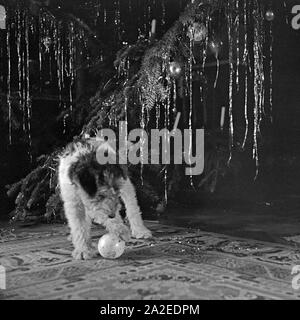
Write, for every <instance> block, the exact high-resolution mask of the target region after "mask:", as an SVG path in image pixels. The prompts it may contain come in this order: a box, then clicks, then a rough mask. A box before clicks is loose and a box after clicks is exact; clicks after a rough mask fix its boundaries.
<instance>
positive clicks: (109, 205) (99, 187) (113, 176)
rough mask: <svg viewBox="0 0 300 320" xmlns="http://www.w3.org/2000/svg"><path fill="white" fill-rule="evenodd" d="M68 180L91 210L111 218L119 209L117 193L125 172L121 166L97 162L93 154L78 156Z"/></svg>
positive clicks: (71, 167)
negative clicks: (83, 196) (82, 195)
mask: <svg viewBox="0 0 300 320" xmlns="http://www.w3.org/2000/svg"><path fill="white" fill-rule="evenodd" d="M69 176H70V180H71V181H72V183H74V185H76V187H77V188H79V191H80V192H81V193H84V195H85V198H86V199H87V200H88V203H89V204H90V205H91V206H93V208H92V209H93V210H100V211H102V212H105V213H107V215H108V216H109V217H111V218H113V217H114V216H115V213H116V212H117V211H118V210H119V209H120V197H119V191H120V187H121V184H122V181H123V180H124V179H126V171H125V169H124V168H123V167H122V166H119V165H113V164H106V165H100V164H99V163H98V162H97V159H96V154H95V152H90V153H87V154H83V155H80V156H79V157H78V159H77V161H76V162H75V163H73V164H72V165H71V166H70V169H69Z"/></svg>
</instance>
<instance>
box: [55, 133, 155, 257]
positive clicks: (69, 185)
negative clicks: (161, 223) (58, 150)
mask: <svg viewBox="0 0 300 320" xmlns="http://www.w3.org/2000/svg"><path fill="white" fill-rule="evenodd" d="M98 147H101V143H99V141H97V139H89V140H86V141H81V142H76V143H75V142H74V143H71V144H70V145H69V146H68V147H67V148H66V150H65V151H64V153H63V154H62V155H61V156H60V159H59V170H58V179H59V186H60V192H61V198H62V200H63V203H64V211H65V216H66V218H67V221H68V225H69V227H70V230H71V239H72V242H73V245H74V251H73V253H72V255H73V257H74V258H75V259H78V260H81V259H83V260H86V259H91V258H93V257H94V256H96V255H97V252H96V250H95V249H94V248H93V247H92V243H91V236H90V231H91V225H92V222H95V223H98V224H101V225H103V226H104V227H105V228H106V229H107V231H108V232H110V233H113V234H116V235H118V236H119V237H120V238H121V239H123V240H125V241H128V240H129V239H130V237H131V235H132V236H133V237H134V238H137V239H141V238H145V239H146V238H150V237H151V236H152V235H151V231H150V230H148V229H147V228H146V227H145V226H144V223H143V220H142V217H141V211H140V208H139V206H138V203H137V198H136V193H135V188H134V186H133V184H132V182H131V180H130V179H129V177H128V174H127V172H126V169H125V167H123V166H121V165H118V164H106V165H100V164H99V163H98V161H97V159H96V152H97V148H98ZM120 200H122V201H123V203H124V205H125V209H126V215H127V218H128V221H129V225H130V229H131V232H130V229H129V228H128V227H127V226H126V225H125V224H124V222H123V219H122V217H121V216H120V214H119V211H120V209H121V207H122V206H121V201H120Z"/></svg>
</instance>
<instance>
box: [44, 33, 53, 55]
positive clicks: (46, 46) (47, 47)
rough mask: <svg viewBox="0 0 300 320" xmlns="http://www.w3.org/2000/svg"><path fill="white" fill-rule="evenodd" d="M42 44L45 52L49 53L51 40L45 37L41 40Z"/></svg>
mask: <svg viewBox="0 0 300 320" xmlns="http://www.w3.org/2000/svg"><path fill="white" fill-rule="evenodd" d="M42 43H43V45H44V47H45V49H46V51H47V52H49V50H50V47H51V45H52V39H51V38H50V37H49V36H46V37H44V38H43V39H42Z"/></svg>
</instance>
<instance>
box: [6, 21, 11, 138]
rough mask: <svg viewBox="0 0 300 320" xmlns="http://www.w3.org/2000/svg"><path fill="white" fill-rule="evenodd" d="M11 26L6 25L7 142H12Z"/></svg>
mask: <svg viewBox="0 0 300 320" xmlns="http://www.w3.org/2000/svg"><path fill="white" fill-rule="evenodd" d="M10 37H11V26H10V24H8V27H7V58H8V70H7V105H8V127H9V128H8V131H9V132H8V137H9V144H11V143H12V118H11V117H12V109H11V46H10V41H11V39H10Z"/></svg>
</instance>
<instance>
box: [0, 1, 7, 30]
mask: <svg viewBox="0 0 300 320" xmlns="http://www.w3.org/2000/svg"><path fill="white" fill-rule="evenodd" d="M0 29H3V30H4V29H6V10H5V8H4V7H3V6H0Z"/></svg>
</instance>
